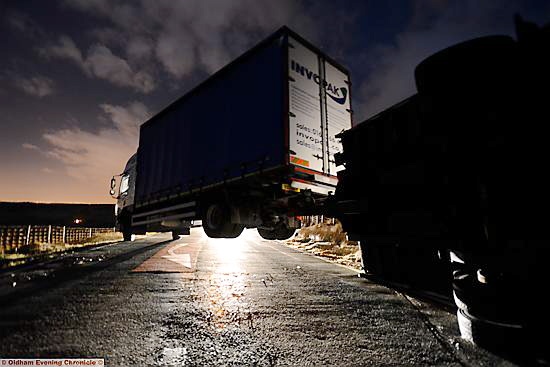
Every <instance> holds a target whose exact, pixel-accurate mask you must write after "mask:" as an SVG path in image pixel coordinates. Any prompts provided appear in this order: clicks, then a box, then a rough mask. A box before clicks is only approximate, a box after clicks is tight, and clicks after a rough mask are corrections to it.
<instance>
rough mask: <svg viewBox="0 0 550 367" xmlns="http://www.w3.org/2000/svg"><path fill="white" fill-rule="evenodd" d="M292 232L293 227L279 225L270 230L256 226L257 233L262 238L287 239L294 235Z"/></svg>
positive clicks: (294, 230) (293, 230)
mask: <svg viewBox="0 0 550 367" xmlns="http://www.w3.org/2000/svg"><path fill="white" fill-rule="evenodd" d="M294 232H296V229H295V228H288V227H285V226H279V227H277V228H275V229H272V230H269V229H262V228H258V233H259V235H260V236H261V237H262V238H263V239H264V240H288V239H289V238H291V237H292V236H294Z"/></svg>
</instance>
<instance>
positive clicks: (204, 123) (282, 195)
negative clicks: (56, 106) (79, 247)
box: [111, 27, 351, 239]
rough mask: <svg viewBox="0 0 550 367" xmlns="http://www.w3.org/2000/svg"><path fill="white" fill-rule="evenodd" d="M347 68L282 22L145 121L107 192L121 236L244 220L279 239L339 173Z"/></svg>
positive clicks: (230, 234)
mask: <svg viewBox="0 0 550 367" xmlns="http://www.w3.org/2000/svg"><path fill="white" fill-rule="evenodd" d="M349 87H350V81H349V73H348V72H347V70H346V69H344V68H343V67H342V66H340V65H339V64H338V63H337V62H335V61H334V60H332V59H330V58H329V57H328V56H326V55H324V54H323V53H322V52H321V51H320V50H318V49H317V48H316V47H314V46H313V45H311V44H310V43H309V42H307V41H306V40H304V39H303V38H302V37H300V36H299V35H297V34H296V33H294V32H292V31H291V30H289V29H288V28H286V27H283V28H281V29H280V30H279V31H277V32H276V33H274V34H273V35H271V36H270V37H269V38H267V39H266V40H265V41H263V42H261V43H260V44H259V45H257V46H256V47H254V48H252V49H251V50H250V51H248V52H246V53H245V54H243V55H242V56H240V57H238V58H237V59H236V60H235V61H233V62H231V63H230V64H228V65H227V66H225V67H223V68H222V69H221V70H219V71H218V72H216V73H215V74H214V75H212V76H211V77H210V78H208V79H207V80H206V81H204V82H203V83H201V84H200V85H199V86H197V87H196V88H194V89H193V90H191V91H190V92H189V93H187V94H185V95H184V96H183V97H181V98H180V99H178V100H177V101H175V102H174V103H173V104H171V105H170V106H168V107H167V108H165V109H164V110H162V111H161V112H160V113H158V114H157V115H155V116H154V117H152V118H151V119H150V120H149V121H147V122H145V123H144V124H143V125H142V126H141V128H140V136H139V147H138V150H137V153H136V155H134V156H133V157H131V158H130V160H129V161H128V163H127V165H126V168H125V169H124V172H123V173H122V175H120V180H116V179H115V178H113V180H112V181H111V193H112V195H116V196H117V198H118V202H117V209H116V212H117V223H118V227H119V229H120V230H121V231H122V232H123V233H124V238H125V239H130V238H131V236H132V234H140V233H145V232H146V231H172V233H173V234H174V236H179V235H180V234H185V233H188V231H189V228H190V227H191V226H193V225H194V224H196V223H198V221H201V222H202V223H201V224H202V227H203V228H204V231H205V232H206V234H207V235H208V236H210V237H214V238H219V237H224V238H234V237H237V236H239V235H240V234H241V232H242V231H243V229H244V228H245V227H248V228H257V229H258V232H259V234H260V235H261V236H262V237H263V238H266V239H286V238H289V237H290V236H292V235H293V233H294V232H295V229H296V228H298V227H299V221H298V220H297V218H296V216H297V215H299V214H304V213H308V212H311V211H312V210H313V208H317V207H318V206H319V203H320V202H321V201H323V200H324V199H325V198H326V197H327V195H328V194H329V193H330V192H334V190H335V189H336V184H337V176H336V175H337V167H336V165H335V163H334V155H335V154H336V153H338V152H340V151H341V144H340V142H339V141H338V140H337V139H336V137H335V136H336V134H338V133H340V132H341V131H343V130H345V129H349V128H351V109H350V108H351V107H350V93H349Z"/></svg>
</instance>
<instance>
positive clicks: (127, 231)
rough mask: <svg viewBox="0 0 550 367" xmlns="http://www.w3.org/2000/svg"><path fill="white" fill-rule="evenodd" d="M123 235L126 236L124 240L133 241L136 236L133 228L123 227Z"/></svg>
mask: <svg viewBox="0 0 550 367" xmlns="http://www.w3.org/2000/svg"><path fill="white" fill-rule="evenodd" d="M122 237H123V238H124V241H133V240H134V236H132V228H123V229H122Z"/></svg>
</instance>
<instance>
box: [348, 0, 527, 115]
mask: <svg viewBox="0 0 550 367" xmlns="http://www.w3.org/2000/svg"><path fill="white" fill-rule="evenodd" d="M413 5H414V11H413V14H412V16H411V19H410V24H409V26H408V27H407V28H406V30H405V31H403V32H401V33H399V34H397V35H396V36H395V38H394V42H393V43H391V44H384V45H378V46H374V47H372V48H371V49H370V51H369V52H367V55H366V56H365V60H364V65H366V67H367V68H368V71H369V73H368V74H369V75H368V76H367V78H366V79H365V80H363V81H362V82H361V83H360V84H359V86H358V88H356V89H355V91H356V92H355V95H354V98H355V102H358V103H357V105H356V106H354V109H355V110H356V112H357V113H356V117H357V118H358V119H356V122H361V121H363V119H364V118H365V117H370V116H372V115H374V114H375V113H378V112H380V111H382V110H384V109H386V108H388V107H390V106H392V105H393V104H395V103H397V102H399V101H401V100H403V99H405V98H407V97H409V96H411V95H413V94H414V93H416V86H415V81H414V68H415V67H416V65H417V64H418V63H419V62H421V61H422V60H423V59H424V58H426V57H428V56H430V55H431V54H433V53H435V52H437V51H439V50H441V49H444V48H446V47H448V46H451V45H453V44H455V43H458V42H462V41H465V40H467V39H471V38H475V37H480V36H484V35H491V34H513V14H514V13H515V12H516V11H519V10H520V9H521V6H520V2H519V1H510V2H499V1H484V2H481V3H480V2H479V1H475V0H467V1H462V0H461V1H458V0H456V1H453V0H450V1H438V0H432V1H428V2H426V1H415V2H413ZM450 72H452V71H450Z"/></svg>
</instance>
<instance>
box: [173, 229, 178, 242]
mask: <svg viewBox="0 0 550 367" xmlns="http://www.w3.org/2000/svg"><path fill="white" fill-rule="evenodd" d="M179 239H180V234H179V232H178V231H172V240H173V241H176V240H179Z"/></svg>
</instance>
